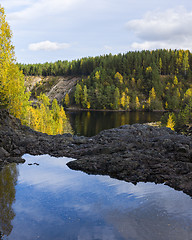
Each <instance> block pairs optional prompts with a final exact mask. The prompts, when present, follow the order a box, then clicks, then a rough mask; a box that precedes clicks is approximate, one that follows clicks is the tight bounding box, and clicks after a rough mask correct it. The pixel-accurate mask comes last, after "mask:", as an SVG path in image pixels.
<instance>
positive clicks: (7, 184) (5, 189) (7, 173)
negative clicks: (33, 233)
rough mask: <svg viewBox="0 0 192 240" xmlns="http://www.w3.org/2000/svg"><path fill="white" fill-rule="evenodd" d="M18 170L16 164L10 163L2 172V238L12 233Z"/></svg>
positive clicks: (0, 207) (0, 234)
mask: <svg viewBox="0 0 192 240" xmlns="http://www.w3.org/2000/svg"><path fill="white" fill-rule="evenodd" d="M17 177H18V171H17V168H16V165H15V164H12V165H9V166H7V167H6V168H4V169H3V170H1V172H0V239H3V236H5V235H6V236H8V235H10V233H11V231H12V228H13V226H12V223H11V221H12V220H13V218H14V217H15V213H14V210H13V208H12V205H13V203H14V201H15V185H16V182H17Z"/></svg>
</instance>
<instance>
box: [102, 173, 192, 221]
mask: <svg viewBox="0 0 192 240" xmlns="http://www.w3.org/2000/svg"><path fill="white" fill-rule="evenodd" d="M98 180H99V181H101V182H102V183H105V184H107V185H108V186H110V187H112V188H113V189H115V193H116V194H117V195H121V194H124V196H123V197H127V198H129V197H134V198H138V199H141V200H142V199H143V200H145V201H149V204H151V202H153V203H155V204H156V205H157V206H158V207H159V208H162V209H164V210H165V211H167V212H168V213H170V214H172V213H173V214H185V215H187V216H189V217H190V218H191V219H192V212H191V211H188V209H192V199H191V198H190V197H189V196H187V195H186V194H184V193H183V192H181V191H176V190H174V189H172V188H170V187H168V186H166V185H163V184H155V183H143V182H140V183H137V185H134V184H132V183H127V182H125V181H119V180H116V179H113V178H109V177H105V178H100V177H98ZM126 194H127V195H126Z"/></svg>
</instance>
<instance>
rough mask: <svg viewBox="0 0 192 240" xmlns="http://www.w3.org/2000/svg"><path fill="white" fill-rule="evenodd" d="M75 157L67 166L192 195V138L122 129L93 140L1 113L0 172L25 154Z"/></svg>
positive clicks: (166, 130) (167, 132)
mask: <svg viewBox="0 0 192 240" xmlns="http://www.w3.org/2000/svg"><path fill="white" fill-rule="evenodd" d="M26 153H28V154H31V155H43V154H49V155H51V156H55V157H64V156H66V157H71V158H74V159H76V160H74V161H72V162H69V163H68V164H67V165H68V167H70V168H71V169H73V170H81V171H84V172H86V173H88V174H99V175H109V176H110V177H112V178H117V179H120V180H124V181H127V182H132V183H134V184H136V183H137V182H154V183H164V184H166V185H168V186H170V187H172V188H174V189H176V190H180V191H183V192H185V193H186V194H188V195H190V196H192V137H190V136H185V135H181V134H178V133H176V132H174V131H172V130H170V129H169V128H165V127H160V128H159V127H153V126H149V125H146V124H143V125H142V124H133V125H124V126H121V127H119V128H113V129H109V130H104V131H102V132H100V133H99V134H98V135H96V136H93V137H83V136H80V137H78V136H75V135H71V134H63V135H47V134H44V133H40V132H36V131H34V130H32V129H30V128H29V127H26V126H23V125H21V123H20V120H18V119H16V118H14V117H13V116H11V115H9V114H8V112H7V111H2V110H0V169H1V168H3V166H5V165H7V164H9V163H12V162H14V163H22V162H23V161H24V160H23V159H22V156H23V155H24V154H26Z"/></svg>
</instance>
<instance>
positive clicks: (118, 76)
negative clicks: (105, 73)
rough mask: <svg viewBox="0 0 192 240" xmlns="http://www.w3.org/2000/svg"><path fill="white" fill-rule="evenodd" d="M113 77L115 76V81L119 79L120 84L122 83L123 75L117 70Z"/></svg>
mask: <svg viewBox="0 0 192 240" xmlns="http://www.w3.org/2000/svg"><path fill="white" fill-rule="evenodd" d="M114 78H115V79H116V80H117V81H119V82H120V84H123V76H122V75H121V74H120V73H119V72H117V73H116V74H115V76H114Z"/></svg>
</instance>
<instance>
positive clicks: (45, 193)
mask: <svg viewBox="0 0 192 240" xmlns="http://www.w3.org/2000/svg"><path fill="white" fill-rule="evenodd" d="M24 158H25V159H26V160H27V161H26V163H25V164H23V165H20V166H19V174H20V175H19V177H18V185H17V186H16V190H17V191H16V202H15V204H14V211H15V213H16V217H15V219H14V221H13V222H12V224H13V230H12V233H11V235H10V236H9V239H10V240H12V239H14V240H17V239H25V240H27V239H41V240H44V239H46V240H49V239H51V240H52V239H54V240H59V239H62V240H63V239H67V240H68V239H78V240H81V239H84V240H87V239H90V240H93V239H101V240H105V239H117V240H122V239H136V240H137V239H138V240H140V239H157V240H161V239H167V236H168V239H169V240H172V239H174V240H177V239H186V240H187V239H192V229H191V225H192V214H191V209H192V200H191V198H190V197H188V196H187V195H185V194H183V193H182V192H178V191H175V190H173V189H171V188H169V187H168V186H164V185H155V184H153V183H139V184H137V185H136V186H135V185H133V184H131V183H127V182H124V181H119V180H116V179H112V178H109V177H108V176H98V175H97V176H94V175H87V174H85V173H82V172H80V171H73V170H71V169H69V168H68V167H67V166H66V162H68V161H70V160H71V159H69V158H53V157H50V156H48V155H44V156H35V157H34V156H30V155H24ZM35 162H36V163H38V164H39V165H38V166H37V165H34V164H33V165H31V166H29V165H28V163H35ZM21 229H22V231H21ZM23 229H25V231H23Z"/></svg>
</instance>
